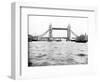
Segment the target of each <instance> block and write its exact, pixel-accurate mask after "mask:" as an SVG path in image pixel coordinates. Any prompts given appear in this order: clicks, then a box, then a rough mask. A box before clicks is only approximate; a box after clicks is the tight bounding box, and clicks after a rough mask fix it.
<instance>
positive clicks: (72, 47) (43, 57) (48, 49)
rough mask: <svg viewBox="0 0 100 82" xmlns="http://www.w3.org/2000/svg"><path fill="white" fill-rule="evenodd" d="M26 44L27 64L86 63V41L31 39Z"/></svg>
mask: <svg viewBox="0 0 100 82" xmlns="http://www.w3.org/2000/svg"><path fill="white" fill-rule="evenodd" d="M28 44H29V48H28V50H29V51H28V65H29V66H49V65H76V64H88V43H76V42H71V41H61V42H56V41H52V42H47V41H33V42H29V43H28Z"/></svg>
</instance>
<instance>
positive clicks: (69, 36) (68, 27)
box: [67, 24, 71, 41]
mask: <svg viewBox="0 0 100 82" xmlns="http://www.w3.org/2000/svg"><path fill="white" fill-rule="evenodd" d="M70 39H71V25H70V24H68V26H67V40H69V41H70Z"/></svg>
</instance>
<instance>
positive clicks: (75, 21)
mask: <svg viewBox="0 0 100 82" xmlns="http://www.w3.org/2000/svg"><path fill="white" fill-rule="evenodd" d="M50 24H52V28H53V27H55V28H67V26H68V24H70V25H71V30H72V31H73V32H74V33H75V34H77V35H80V34H85V33H87V34H88V18H72V17H51V16H50V17H49V16H29V34H31V35H33V36H34V35H41V34H43V33H44V32H45V31H47V30H48V28H49V25H50ZM45 36H48V33H47V34H46V35H45ZM53 36H54V37H57V36H59V37H66V36H67V31H65V30H53ZM71 36H72V37H74V35H73V34H71Z"/></svg>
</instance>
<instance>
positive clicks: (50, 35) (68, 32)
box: [36, 24, 77, 41]
mask: <svg viewBox="0 0 100 82" xmlns="http://www.w3.org/2000/svg"><path fill="white" fill-rule="evenodd" d="M53 30H66V36H67V37H53ZM47 33H49V36H48V37H44V35H46V34H47ZM71 34H73V35H74V36H76V37H77V35H76V34H75V33H74V32H73V31H72V30H71V25H70V24H69V25H68V26H67V27H66V28H61V27H53V26H52V24H50V25H49V29H48V30H47V31H45V32H44V33H43V34H41V35H38V36H37V37H36V38H37V39H38V40H40V41H41V40H46V41H54V40H62V39H65V40H67V41H70V40H71Z"/></svg>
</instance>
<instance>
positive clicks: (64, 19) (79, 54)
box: [28, 14, 88, 67]
mask: <svg viewBox="0 0 100 82" xmlns="http://www.w3.org/2000/svg"><path fill="white" fill-rule="evenodd" d="M28 19H29V20H28V24H29V25H28V66H29V67H34V66H55V65H80V64H88V17H83V16H59V15H34V14H31V15H29V16H28Z"/></svg>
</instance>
